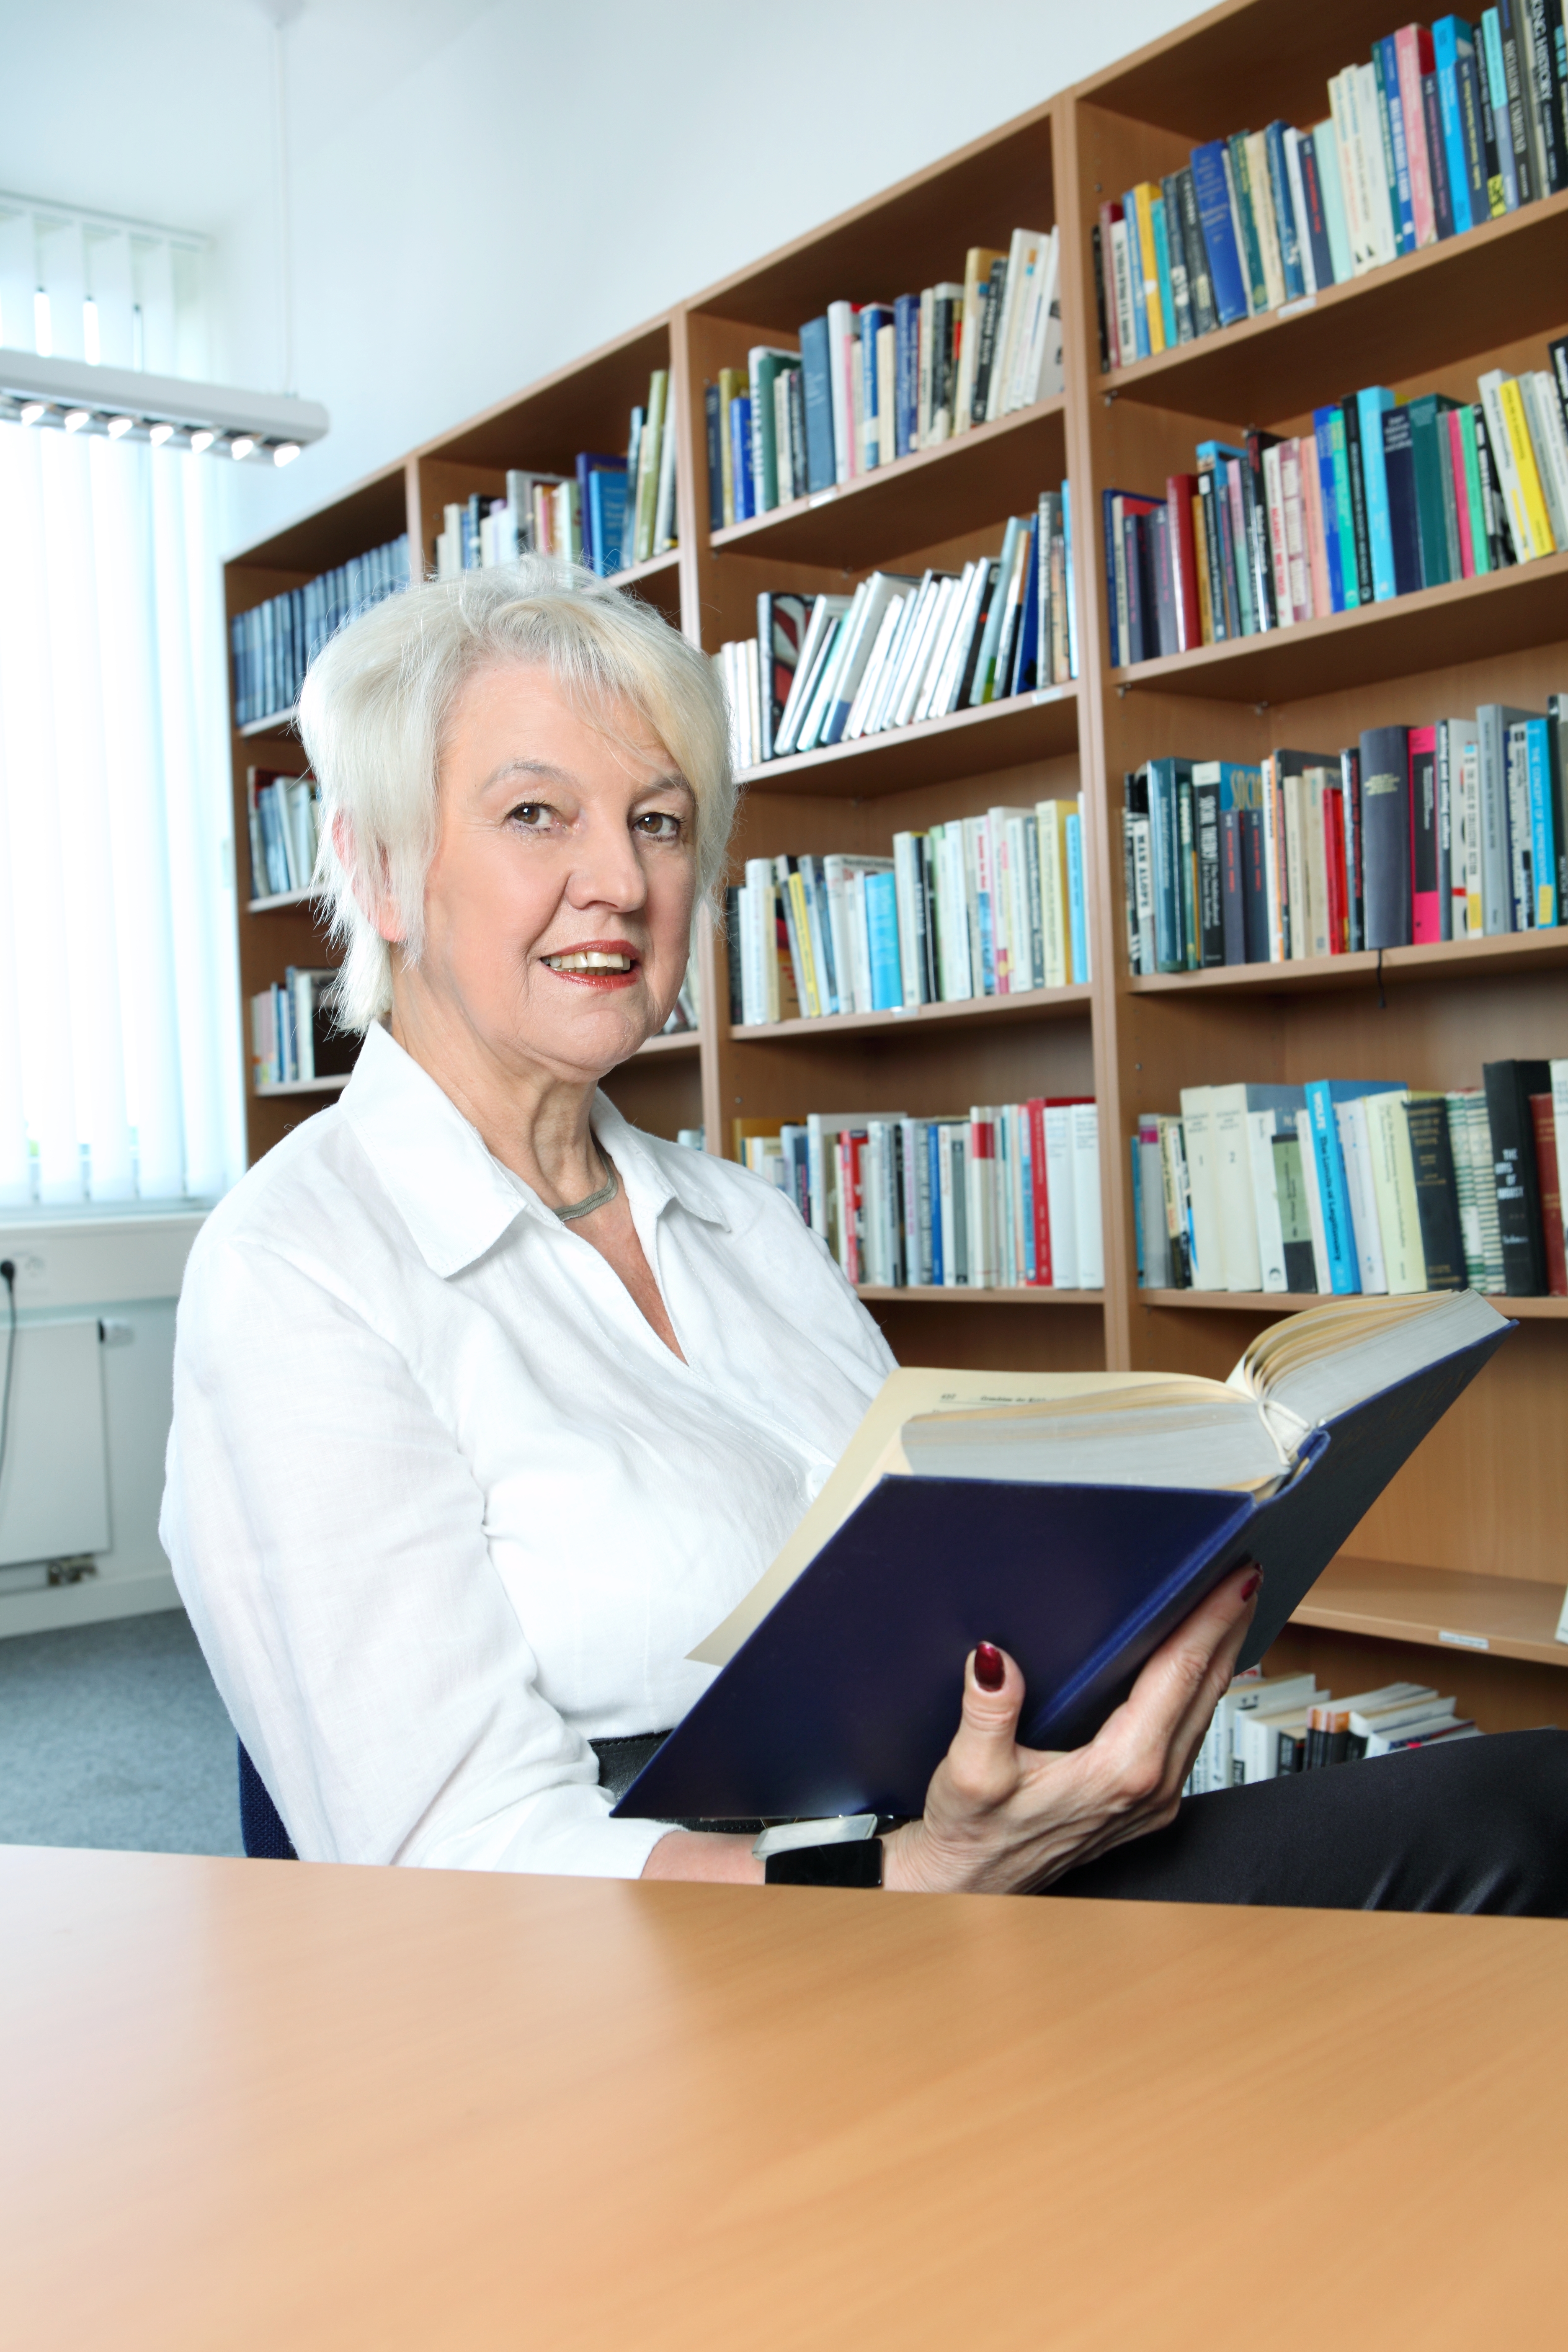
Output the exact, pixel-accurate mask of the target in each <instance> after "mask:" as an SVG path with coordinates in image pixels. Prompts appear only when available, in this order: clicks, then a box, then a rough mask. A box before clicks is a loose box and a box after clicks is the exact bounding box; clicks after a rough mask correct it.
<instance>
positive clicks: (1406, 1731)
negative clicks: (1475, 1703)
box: [1366, 1707, 1481, 1763]
mask: <svg viewBox="0 0 1568 2352" xmlns="http://www.w3.org/2000/svg"><path fill="white" fill-rule="evenodd" d="M1480 1737H1481V1733H1480V1728H1479V1725H1477V1724H1475V1723H1472V1722H1470V1721H1469V1720H1468V1717H1467V1718H1463V1719H1461V1718H1460V1717H1458V1716H1456V1715H1455V1714H1454V1713H1453V1711H1452V1708H1451V1707H1450V1708H1449V1710H1448V1712H1447V1713H1446V1714H1443V1715H1426V1716H1422V1717H1418V1718H1417V1719H1416V1721H1415V1722H1414V1723H1402V1724H1399V1725H1397V1726H1395V1725H1393V1724H1387V1725H1384V1727H1383V1728H1382V1729H1381V1730H1378V1731H1374V1732H1373V1733H1371V1734H1370V1735H1369V1737H1368V1739H1367V1743H1366V1754H1367V1760H1368V1762H1369V1763H1370V1762H1371V1760H1372V1759H1373V1757H1376V1756H1397V1755H1398V1753H1399V1751H1400V1749H1401V1748H1413V1747H1415V1746H1417V1745H1420V1746H1423V1747H1425V1746H1426V1744H1427V1743H1428V1742H1430V1741H1433V1740H1438V1739H1441V1740H1449V1739H1479V1738H1480Z"/></svg>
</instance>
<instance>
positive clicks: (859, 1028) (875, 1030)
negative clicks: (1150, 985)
mask: <svg viewBox="0 0 1568 2352" xmlns="http://www.w3.org/2000/svg"><path fill="white" fill-rule="evenodd" d="M1093 993H1094V992H1093V990H1092V989H1091V988H1090V987H1089V983H1088V982H1087V981H1086V982H1082V983H1081V984H1079V985H1077V986H1074V987H1071V988H1030V989H1020V990H1019V991H1018V992H1017V994H1016V996H964V997H959V998H957V999H955V1000H954V1001H953V1002H952V1003H949V1004H907V1005H900V1006H896V1007H894V1008H893V1009H892V1010H891V1011H889V1012H885V1013H817V1014H816V1015H802V1016H801V1018H800V1019H798V1020H795V1021H752V1022H750V1023H746V1022H731V1024H730V1037H731V1043H732V1044H734V1045H784V1044H788V1043H789V1042H790V1040H791V1039H793V1038H797V1037H798V1038H809V1037H844V1036H857V1037H858V1036H865V1035H867V1034H872V1035H875V1034H883V1035H886V1034H888V1033H889V1031H892V1030H900V1029H902V1030H909V1029H915V1028H920V1027H922V1026H923V1025H925V1024H928V1023H931V1022H949V1023H951V1022H954V1021H958V1022H965V1023H967V1022H988V1021H1005V1020H1008V1019H1015V1020H1016V1018H1017V1017H1018V1015H1019V1014H1020V1013H1085V1012H1087V1011H1088V1010H1089V1001H1090V998H1091V997H1092V995H1093Z"/></svg>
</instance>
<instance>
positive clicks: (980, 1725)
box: [883, 1563, 1263, 1895]
mask: <svg viewBox="0 0 1568 2352" xmlns="http://www.w3.org/2000/svg"><path fill="white" fill-rule="evenodd" d="M1262 1580H1263V1579H1262V1575H1261V1572H1260V1570H1258V1569H1257V1568H1255V1567H1253V1566H1252V1565H1251V1564H1250V1563H1248V1564H1247V1565H1246V1566H1243V1567H1241V1568H1238V1569H1237V1570H1234V1571H1233V1573H1232V1574H1231V1575H1229V1576H1227V1577H1226V1578H1225V1579H1224V1580H1223V1581H1222V1582H1221V1583H1219V1584H1217V1585H1216V1586H1215V1590H1214V1591H1213V1592H1211V1593H1210V1594H1209V1596H1208V1599H1207V1600H1206V1601H1204V1602H1203V1603H1202V1605H1201V1606H1200V1607H1199V1608H1197V1609H1194V1612H1193V1613H1192V1615H1191V1616H1190V1617H1189V1618H1187V1619H1186V1620H1185V1621H1184V1623H1182V1624H1181V1625H1179V1626H1178V1627H1177V1628H1176V1631H1175V1632H1174V1633H1173V1634H1171V1635H1170V1637H1169V1638H1168V1640H1166V1641H1165V1642H1164V1643H1162V1645H1161V1647H1160V1648H1159V1649H1157V1650H1156V1651H1155V1652H1154V1654H1153V1656H1152V1658H1150V1659H1149V1661H1148V1663H1147V1664H1146V1665H1145V1666H1144V1667H1143V1670H1142V1673H1141V1674H1140V1675H1139V1677H1138V1679H1137V1681H1136V1682H1135V1683H1134V1685H1133V1686H1132V1688H1131V1692H1130V1693H1129V1694H1128V1696H1127V1697H1126V1699H1125V1700H1124V1701H1123V1703H1122V1704H1121V1706H1119V1707H1118V1708H1117V1709H1116V1712H1115V1714H1114V1715H1112V1716H1110V1717H1109V1718H1108V1719H1107V1721H1106V1722H1105V1724H1104V1725H1103V1726H1102V1727H1101V1728H1100V1731H1099V1733H1098V1734H1097V1735H1096V1737H1095V1738H1093V1739H1091V1740H1090V1741H1089V1745H1088V1746H1087V1747H1086V1748H1070V1749H1068V1750H1066V1751H1063V1752H1058V1751H1055V1750H1050V1749H1037V1748H1020V1747H1019V1745H1018V1742H1017V1727H1018V1716H1019V1713H1020V1710H1021V1709H1022V1707H1023V1704H1024V1677H1023V1675H1021V1674H1020V1673H1019V1671H1018V1667H1017V1665H1016V1663H1015V1661H1014V1660H1013V1659H1011V1658H1009V1657H1008V1656H1006V1655H1005V1653H1004V1652H1002V1651H1000V1650H997V1649H994V1648H993V1647H992V1645H991V1643H988V1642H983V1643H981V1644H980V1646H979V1647H978V1648H977V1649H976V1650H974V1651H973V1652H972V1653H971V1654H970V1657H969V1660H968V1663H967V1664H966V1665H965V1668H964V1675H963V1717H962V1718H961V1720H960V1723H959V1727H958V1730H957V1732H956V1733H955V1734H954V1736H953V1741H952V1747H951V1748H949V1749H948V1751H947V1754H946V1756H945V1757H944V1758H943V1759H942V1762H941V1764H939V1765H938V1767H937V1769H936V1771H935V1773H934V1774H933V1775H932V1778H931V1787H930V1789H929V1790H927V1792H926V1804H925V1811H924V1814H923V1815H922V1816H921V1819H920V1820H919V1821H918V1822H906V1823H905V1824H904V1826H903V1828H902V1829H899V1830H895V1831H893V1832H892V1833H891V1834H890V1835H889V1837H888V1839H887V1840H886V1843H885V1847H884V1854H883V1884H884V1885H886V1886H887V1887H889V1889H899V1890H906V1891H909V1892H919V1893H924V1894H961V1893H970V1894H984V1895H1019V1894H1026V1893H1030V1892H1033V1891H1034V1890H1036V1889H1037V1888H1039V1887H1042V1886H1047V1885H1049V1884H1050V1882H1051V1880H1052V1879H1054V1878H1059V1877H1060V1876H1061V1874H1062V1873H1063V1872H1064V1871H1067V1870H1071V1869H1073V1868H1075V1867H1076V1866H1077V1865H1078V1864H1079V1863H1085V1862H1092V1861H1093V1860H1094V1859H1095V1857H1096V1856H1097V1855H1099V1854H1102V1853H1109V1852H1110V1848H1111V1847H1112V1846H1118V1845H1125V1844H1126V1843H1128V1841H1129V1840H1130V1839H1132V1838H1139V1837H1143V1836H1146V1835H1147V1834H1148V1832H1150V1831H1151V1830H1160V1829H1164V1828H1166V1827H1167V1826H1168V1824H1169V1823H1170V1822H1173V1820H1174V1819H1175V1816H1176V1808H1177V1806H1178V1804H1179V1803H1180V1801H1181V1794H1182V1789H1183V1786H1184V1782H1185V1780H1186V1778H1187V1775H1188V1773H1189V1772H1190V1771H1191V1770H1192V1768H1193V1759H1194V1757H1195V1756H1196V1754H1197V1752H1198V1749H1199V1748H1200V1747H1201V1746H1202V1745H1203V1739H1204V1735H1205V1732H1206V1731H1207V1729H1208V1727H1209V1722H1210V1719H1211V1717H1213V1714H1214V1711H1215V1707H1216V1706H1218V1704H1219V1701H1220V1698H1221V1696H1223V1694H1224V1692H1225V1690H1226V1686H1227V1685H1228V1684H1229V1682H1230V1678H1231V1675H1233V1674H1234V1672H1235V1670H1236V1661H1237V1657H1238V1655H1239V1654H1240V1651H1241V1645H1242V1643H1243V1642H1244V1641H1245V1640H1246V1638H1247V1628H1248V1626H1249V1625H1250V1624H1251V1622H1252V1620H1253V1616H1254V1614H1255V1612H1256V1611H1257V1607H1258V1586H1259V1584H1260V1583H1261V1582H1262Z"/></svg>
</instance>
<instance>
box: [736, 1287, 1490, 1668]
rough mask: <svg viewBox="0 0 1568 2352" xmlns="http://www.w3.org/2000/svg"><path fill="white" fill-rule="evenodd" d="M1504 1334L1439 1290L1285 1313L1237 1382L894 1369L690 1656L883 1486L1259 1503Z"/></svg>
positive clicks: (789, 1576)
mask: <svg viewBox="0 0 1568 2352" xmlns="http://www.w3.org/2000/svg"><path fill="white" fill-rule="evenodd" d="M1507 1328H1509V1326H1508V1323H1507V1320H1506V1318H1504V1317H1503V1316H1501V1315H1500V1314H1499V1313H1498V1311H1497V1309H1496V1307H1492V1306H1490V1305H1489V1303H1488V1301H1487V1300H1486V1299H1484V1298H1482V1297H1480V1296H1479V1293H1478V1292H1476V1291H1473V1290H1429V1291H1420V1292H1417V1293H1415V1295H1414V1296H1413V1297H1404V1298H1360V1297H1358V1298H1344V1299H1335V1300H1333V1301H1331V1302H1326V1303H1325V1304H1324V1305H1323V1306H1321V1307H1307V1308H1306V1309H1305V1310H1304V1311H1303V1312H1302V1313H1301V1314H1300V1315H1290V1316H1287V1317H1286V1318H1284V1319H1283V1320H1282V1321H1280V1322H1279V1323H1271V1324H1270V1325H1269V1326H1268V1328H1267V1329H1265V1330H1263V1331H1260V1332H1259V1333H1258V1337H1257V1339H1254V1340H1253V1342H1252V1345H1251V1346H1250V1347H1249V1348H1248V1349H1247V1353H1246V1354H1245V1355H1244V1356H1243V1357H1242V1359H1241V1361H1240V1362H1239V1363H1238V1364H1237V1367H1236V1369H1235V1370H1234V1371H1233V1372H1232V1373H1231V1375H1230V1377H1229V1379H1228V1380H1226V1381H1205V1380H1204V1379H1202V1378H1200V1377H1199V1376H1198V1375H1196V1374H1194V1373H1184V1372H1035V1373H1029V1372H954V1371H928V1370H903V1371H897V1372H889V1375H888V1378H887V1379H886V1380H885V1381H883V1383H882V1385H881V1387H880V1389H879V1391H877V1394H876V1397H875V1398H874V1399H873V1401H872V1403H871V1406H870V1408H869V1410H868V1412H867V1414H866V1418H865V1419H864V1421H863V1422H862V1423H860V1426H859V1428H858V1430H857V1431H856V1433H855V1434H854V1436H853V1437H852V1438H851V1439H850V1441H849V1443H848V1444H847V1446H846V1447H845V1449H844V1452H843V1454H841V1455H840V1457H839V1460H838V1463H837V1466H836V1467H835V1469H834V1471H833V1473H832V1475H831V1476H830V1477H829V1478H828V1480H827V1483H826V1486H824V1487H823V1489H822V1492H821V1493H820V1494H819V1495H818V1496H817V1498H816V1502H815V1503H813V1505H812V1506H811V1508H810V1509H809V1510H808V1511H807V1512H806V1514H805V1517H804V1518H803V1519H802V1520H801V1522H800V1525H799V1526H798V1527H797V1528H795V1533H794V1534H793V1535H792V1536H791V1537H790V1538H789V1541H788V1542H787V1543H786V1544H785V1545H784V1549H783V1550H782V1551H781V1552H780V1553H779V1555H778V1557H777V1559H775V1560H774V1561H773V1565H772V1567H771V1568H769V1569H768V1570H766V1571H765V1573H764V1574H763V1576H762V1577H761V1578H759V1580H758V1581H757V1582H756V1583H755V1584H754V1585H753V1586H752V1590H751V1591H750V1592H748V1593H747V1595H746V1597H745V1599H744V1600H743V1601H741V1602H740V1603H739V1605H738V1606H737V1607H736V1608H734V1609H732V1610H731V1612H730V1614H729V1616H728V1617H726V1618H725V1620H724V1622H723V1623H722V1624H721V1625H720V1626H717V1627H716V1628H715V1629H714V1631H713V1632H712V1633H710V1634H709V1635H708V1637H707V1639H706V1640H705V1641H703V1642H700V1643H699V1644H698V1646H697V1648H696V1649H694V1650H693V1651H692V1652H691V1653H690V1655H691V1656H692V1658H694V1659H695V1660H696V1661H697V1662H698V1663H699V1664H702V1665H710V1666H721V1665H723V1664H725V1663H726V1661H727V1660H728V1659H730V1658H731V1657H732V1656H733V1655H734V1654H735V1652H736V1651H737V1650H738V1649H739V1647H740V1645H741V1643H742V1642H743V1641H744V1640H745V1639H746V1636H747V1635H748V1634H749V1633H752V1632H754V1631H755V1629H756V1627H757V1626H758V1625H760V1624H761V1622H762V1621H763V1618H764V1617H765V1616H766V1615H767V1613H768V1611H769V1610H770V1609H771V1608H772V1607H773V1603H774V1602H775V1601H777V1600H778V1599H779V1598H780V1596H781V1595H782V1594H783V1593H784V1592H786V1591H788V1590H789V1587H790V1586H791V1585H792V1584H793V1583H794V1582H795V1578H796V1577H797V1576H798V1575H799V1574H800V1572H801V1570H803V1569H804V1568H805V1567H806V1566H808V1565H809V1563H810V1562H811V1561H812V1560H813V1559H816V1555H817V1553H818V1552H819V1551H820V1550H821V1549H822V1547H823V1545H824V1544H825V1543H826V1541H827V1539H828V1538H829V1537H830V1536H831V1535H833V1534H834V1533H835V1532H836V1531H837V1528H840V1527H842V1526H843V1524H844V1522H845V1520H846V1519H847V1518H848V1517H849V1515H850V1513H851V1512H852V1511H853V1510H854V1509H855V1507H856V1506H857V1505H858V1503H860V1502H861V1501H863V1500H864V1498H865V1496H868V1494H869V1493H870V1492H871V1489H872V1488H873V1486H876V1484H877V1482H878V1480H879V1478H884V1477H916V1478H1005V1479H1008V1480H1012V1481H1015V1482H1022V1483H1025V1484H1027V1485H1031V1486H1038V1485H1044V1486H1063V1485H1072V1486H1204V1487H1211V1488H1233V1489H1236V1490H1237V1491H1239V1492H1241V1493H1244V1494H1248V1495H1252V1496H1255V1497H1257V1498H1258V1499H1259V1500H1261V1499H1262V1498H1263V1497H1264V1496H1268V1495H1271V1494H1273V1493H1274V1492H1275V1491H1276V1490H1277V1489H1278V1487H1279V1486H1280V1485H1281V1484H1282V1483H1283V1482H1284V1480H1285V1479H1286V1478H1288V1477H1289V1475H1290V1474H1291V1472H1292V1471H1293V1470H1294V1469H1295V1467H1296V1465H1297V1462H1298V1460H1299V1458H1300V1446H1301V1441H1302V1439H1303V1438H1304V1437H1305V1436H1306V1435H1307V1433H1308V1432H1309V1431H1310V1430H1312V1429H1317V1428H1321V1427H1322V1426H1323V1425H1324V1424H1325V1423H1328V1422H1331V1421H1332V1420H1333V1419H1334V1418H1335V1417H1336V1416H1337V1415H1338V1414H1340V1413H1342V1412H1348V1411H1349V1410H1350V1408H1351V1407H1352V1405H1357V1404H1361V1403H1363V1402H1365V1400H1366V1399H1367V1398H1368V1397H1373V1396H1376V1395H1377V1394H1378V1393H1379V1391H1382V1390H1384V1389H1387V1388H1391V1387H1392V1386H1393V1385H1394V1382H1395V1381H1402V1380H1405V1379H1406V1378H1408V1376H1409V1375H1410V1374H1411V1373H1413V1372H1417V1371H1420V1370H1422V1369H1423V1368H1424V1367H1425V1366H1426V1365H1428V1364H1433V1363H1436V1362H1438V1361H1440V1360H1442V1359H1443V1358H1444V1357H1447V1356H1451V1355H1453V1354H1455V1353H1456V1352H1457V1351H1458V1349H1461V1348H1466V1347H1468V1346H1469V1345H1470V1344H1471V1343H1472V1342H1473V1341H1475V1340H1477V1339H1486V1338H1487V1337H1488V1336H1489V1335H1496V1334H1500V1333H1501V1332H1502V1331H1504V1330H1506V1329H1507ZM1323 1565H1324V1566H1327V1562H1326V1561H1325V1562H1324V1563H1323Z"/></svg>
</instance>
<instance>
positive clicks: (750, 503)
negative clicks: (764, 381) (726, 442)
mask: <svg viewBox="0 0 1568 2352" xmlns="http://www.w3.org/2000/svg"><path fill="white" fill-rule="evenodd" d="M730 470H731V473H732V474H733V475H734V478H735V520H736V521H737V522H750V521H751V520H752V516H753V515H754V514H755V513H756V511H757V488H756V482H755V479H754V478H753V476H752V403H751V400H750V397H749V395H748V394H745V393H743V392H741V393H737V394H736V395H735V397H734V399H733V400H732V401H731V403H730Z"/></svg>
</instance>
